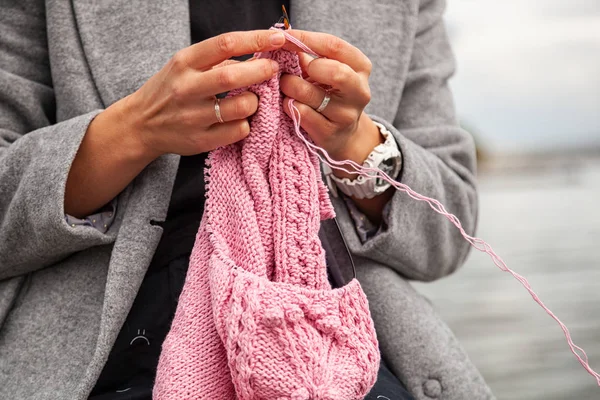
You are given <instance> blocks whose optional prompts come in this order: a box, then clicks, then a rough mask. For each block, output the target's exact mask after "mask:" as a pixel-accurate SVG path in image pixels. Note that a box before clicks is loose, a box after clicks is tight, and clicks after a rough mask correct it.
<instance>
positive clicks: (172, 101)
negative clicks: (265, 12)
mask: <svg viewBox="0 0 600 400" xmlns="http://www.w3.org/2000/svg"><path fill="white" fill-rule="evenodd" d="M284 42H285V39H284V37H283V34H282V33H281V32H274V31H254V32H231V33H226V34H223V35H220V36H216V37H214V38H211V39H208V40H205V41H203V42H200V43H198V44H195V45H193V46H190V47H187V48H185V49H183V50H181V51H179V52H178V53H177V54H175V56H173V58H172V59H171V60H170V61H169V62H168V63H167V65H166V66H165V67H164V68H163V69H162V70H160V71H159V72H158V73H157V74H156V75H154V76H153V77H152V78H150V79H149V80H148V82H146V83H145V84H144V85H143V86H142V87H141V88H140V89H139V90H138V91H137V92H135V93H133V94H132V95H131V96H129V98H128V99H127V106H126V107H127V115H129V118H130V121H131V125H132V126H134V127H135V128H134V130H133V132H135V134H136V135H137V136H138V137H139V139H140V142H141V143H142V144H143V145H144V147H145V148H146V149H147V150H148V151H149V153H150V154H153V156H159V155H161V154H164V153H175V154H180V155H192V154H198V153H202V152H206V151H209V150H213V149H215V148H216V147H219V146H224V145H227V144H230V143H233V142H236V141H238V140H241V139H243V138H244V137H246V136H247V135H248V133H249V132H250V126H249V124H248V119H247V118H248V117H249V116H251V115H252V114H254V113H255V112H256V109H257V107H258V98H257V96H256V95H255V94H254V93H251V92H244V93H242V94H239V95H237V96H235V97H232V98H227V99H223V100H221V102H220V110H221V116H222V118H223V120H224V121H225V123H219V122H218V121H217V117H216V115H215V109H214V99H215V95H217V94H219V93H223V92H227V91H230V90H233V89H237V88H241V87H245V86H249V85H252V84H255V83H259V82H262V81H264V80H267V79H269V78H271V77H272V76H273V75H275V74H276V73H277V71H278V64H277V62H275V61H272V60H268V59H257V60H251V61H247V62H240V63H225V65H222V66H219V68H215V66H217V65H218V64H220V63H222V62H223V61H225V60H228V59H229V58H231V57H233V56H240V55H244V54H251V53H254V52H258V51H269V50H274V49H276V48H279V47H281V46H282V45H283V44H284Z"/></svg>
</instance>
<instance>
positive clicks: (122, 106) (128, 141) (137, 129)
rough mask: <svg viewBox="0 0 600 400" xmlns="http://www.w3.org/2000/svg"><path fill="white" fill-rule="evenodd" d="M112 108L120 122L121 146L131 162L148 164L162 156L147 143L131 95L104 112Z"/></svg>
mask: <svg viewBox="0 0 600 400" xmlns="http://www.w3.org/2000/svg"><path fill="white" fill-rule="evenodd" d="M112 107H114V108H115V109H114V110H113V112H114V114H115V118H116V120H117V121H120V125H121V126H122V127H123V128H122V132H121V135H122V138H123V140H124V143H123V144H124V146H125V148H126V149H127V151H128V154H129V157H130V158H131V159H132V160H135V161H139V162H143V163H145V164H150V163H151V162H152V161H154V160H155V159H157V158H158V157H160V156H162V155H163V154H164V153H162V152H160V151H158V150H156V149H155V148H154V147H153V146H151V145H150V144H149V143H148V140H147V138H146V137H145V136H146V135H145V132H146V130H145V129H144V124H143V121H141V120H140V118H139V116H140V115H143V113H141V112H139V111H138V109H137V108H136V105H135V99H134V95H133V94H131V95H129V96H127V97H124V98H123V99H121V100H119V101H118V102H116V103H115V104H113V105H112V106H111V107H109V108H108V109H107V110H106V111H108V110H110V109H111V108H112Z"/></svg>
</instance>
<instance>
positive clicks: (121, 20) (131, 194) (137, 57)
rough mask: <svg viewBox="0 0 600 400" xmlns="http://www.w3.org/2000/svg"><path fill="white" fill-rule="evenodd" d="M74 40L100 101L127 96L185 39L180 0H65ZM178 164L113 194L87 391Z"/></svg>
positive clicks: (151, 246)
mask: <svg viewBox="0 0 600 400" xmlns="http://www.w3.org/2000/svg"><path fill="white" fill-rule="evenodd" d="M72 1H73V10H74V13H75V18H76V21H77V26H78V29H79V34H80V37H81V42H82V46H83V50H84V54H85V57H86V59H87V62H88V65H89V68H90V71H91V73H92V76H93V77H94V81H95V84H96V87H97V90H98V93H99V95H100V98H101V99H102V102H103V105H104V106H105V107H107V106H109V105H110V104H112V103H114V102H116V101H117V100H119V99H121V98H123V97H125V96H127V95H129V94H131V93H132V92H134V91H135V90H137V89H138V88H139V87H140V86H141V85H142V84H143V83H144V82H146V81H147V80H148V79H149V78H150V77H151V76H152V75H153V74H155V73H156V72H157V71H158V70H160V68H162V67H163V66H164V65H165V63H166V62H167V61H168V60H169V58H170V57H171V56H172V55H173V54H174V53H175V52H176V51H178V50H179V49H181V48H183V47H185V46H188V45H189V44H190V27H189V25H190V24H189V11H188V3H187V1H185V0H177V1H173V0H152V1H148V0H105V1H96V0H72ZM178 164H179V156H177V155H173V154H169V155H164V156H162V157H159V158H158V159H156V160H155V161H154V162H152V163H151V164H150V165H148V166H147V167H146V168H145V169H144V170H143V171H142V172H141V173H140V174H139V175H138V176H137V177H136V178H135V180H134V181H133V182H132V184H130V185H129V186H128V187H127V189H126V190H125V191H124V192H123V193H121V194H120V195H119V204H118V208H119V209H118V211H117V212H118V213H123V214H122V221H121V226H120V229H119V234H118V235H117V239H116V242H115V244H114V248H113V252H112V257H111V260H110V265H109V269H108V276H107V281H106V290H105V293H104V306H103V310H102V317H101V322H100V332H99V333H98V340H97V345H96V351H95V353H94V356H93V359H92V360H91V362H90V364H89V365H88V368H87V370H86V372H85V375H84V379H83V380H82V381H81V383H80V390H81V391H82V393H89V391H90V390H91V389H92V388H93V386H94V384H95V382H96V380H97V379H98V375H99V374H100V372H101V370H102V368H103V366H104V363H105V362H106V359H107V357H108V354H109V353H110V350H111V348H112V346H113V344H114V341H115V340H116V337H117V335H118V333H119V331H120V329H121V327H122V325H123V323H124V322H125V319H126V318H127V315H128V313H129V310H130V309H131V306H132V304H133V301H134V299H135V296H136V294H137V291H138V288H139V286H140V284H141V283H142V281H143V278H144V276H145V274H146V271H147V269H148V266H149V264H150V262H151V259H152V257H153V254H154V251H155V249H156V246H157V245H158V242H159V240H160V237H161V234H162V228H160V227H159V226H157V225H152V224H151V223H150V221H151V220H157V221H164V220H165V217H166V214H167V209H168V205H169V201H170V197H171V191H172V188H173V183H174V180H175V175H176V172H177V166H178Z"/></svg>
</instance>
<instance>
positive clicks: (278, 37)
mask: <svg viewBox="0 0 600 400" xmlns="http://www.w3.org/2000/svg"><path fill="white" fill-rule="evenodd" d="M269 40H270V41H271V44H272V45H273V46H280V45H282V44H284V43H285V36H283V33H275V34H273V35H271V37H270V38H269Z"/></svg>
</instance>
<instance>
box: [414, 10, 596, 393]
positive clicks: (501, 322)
mask: <svg viewBox="0 0 600 400" xmlns="http://www.w3.org/2000/svg"><path fill="white" fill-rule="evenodd" d="M446 22H447V26H448V31H449V34H450V37H451V41H452V45H453V48H454V52H455V55H456V58H457V62H458V73H457V75H456V76H455V78H454V79H453V80H452V88H453V90H454V94H455V99H456V106H457V109H458V111H459V115H460V117H461V121H462V123H463V125H464V127H465V128H466V129H467V130H469V131H470V132H472V133H473V134H474V136H475V138H476V142H477V145H478V151H479V182H480V219H479V228H478V233H477V235H478V236H479V237H481V238H483V239H484V240H486V241H488V242H489V243H490V244H491V245H492V246H493V247H494V249H495V250H496V252H497V253H498V254H499V255H500V256H501V257H503V259H504V261H505V262H506V263H507V264H508V266H509V267H511V268H512V269H514V270H516V271H517V272H519V273H520V274H522V275H524V276H525V277H526V278H528V280H529V282H530V284H531V285H532V287H533V288H534V290H536V291H537V293H538V295H539V296H540V297H541V299H542V300H543V301H544V302H545V303H546V305H547V306H548V307H549V308H550V309H551V310H552V311H554V312H555V314H556V315H557V316H558V317H559V318H561V319H562V321H563V322H564V323H565V324H566V325H567V326H568V327H569V329H570V330H571V334H572V336H573V340H574V341H575V343H576V344H578V345H580V346H581V347H583V348H584V349H585V350H586V352H587V353H588V356H589V357H590V364H591V365H592V367H593V368H595V369H596V370H597V371H600V256H599V255H598V251H597V250H598V249H599V248H600V1H598V0H542V1H537V2H533V1H524V0H503V1H498V0H448V10H447V14H446ZM416 286H417V289H418V290H420V291H421V292H422V293H424V294H426V295H427V297H429V298H430V299H431V300H432V301H433V302H434V304H435V305H436V307H437V308H438V310H439V311H440V313H441V315H442V316H443V317H444V318H445V320H446V321H447V322H448V323H449V324H450V326H451V328H452V329H453V330H454V332H455V333H456V335H457V336H458V338H459V340H460V341H461V342H462V343H463V345H464V346H465V348H466V350H467V351H468V353H469V355H470V357H471V359H472V360H473V361H474V362H475V364H476V365H477V366H478V367H479V368H480V370H481V372H482V373H483V375H484V376H485V378H486V380H487V382H488V383H489V384H490V386H491V387H492V389H493V390H494V392H495V394H496V396H497V397H498V399H501V400H505V399H506V400H512V399H516V400H534V399H535V400H538V399H539V400H541V399H544V400H565V399H577V400H587V399H590V400H591V399H600V388H599V387H598V385H597V384H596V381H595V379H594V378H593V377H592V376H590V375H588V374H587V372H586V371H585V370H584V369H583V368H582V367H581V365H580V364H579V363H578V361H577V360H576V359H575V357H574V356H573V354H571V352H570V350H569V348H568V346H567V344H566V342H565V339H564V335H563V332H562V330H561V329H560V327H559V326H558V325H557V323H556V322H555V321H554V320H552V319H551V318H550V317H549V316H548V315H547V314H546V313H545V312H544V311H543V310H542V309H541V308H540V307H539V306H538V305H537V304H536V303H535V302H534V301H533V300H532V299H531V297H530V296H529V295H528V294H527V292H526V291H525V289H524V288H523V287H522V286H521V285H520V283H518V282H517V281H516V280H514V278H512V277H511V276H510V275H509V274H507V273H504V272H502V271H500V270H499V269H498V268H497V267H496V266H494V264H493V263H492V262H491V260H490V259H489V257H488V256H487V255H485V254H481V253H478V254H475V252H472V253H471V256H470V257H469V260H468V261H467V263H466V265H465V266H464V267H463V268H462V269H461V270H460V271H459V272H457V273H456V274H454V275H453V276H451V277H449V278H446V279H444V280H442V281H438V282H435V283H433V284H417V285H416Z"/></svg>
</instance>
